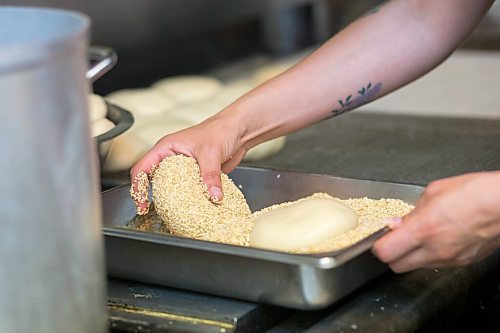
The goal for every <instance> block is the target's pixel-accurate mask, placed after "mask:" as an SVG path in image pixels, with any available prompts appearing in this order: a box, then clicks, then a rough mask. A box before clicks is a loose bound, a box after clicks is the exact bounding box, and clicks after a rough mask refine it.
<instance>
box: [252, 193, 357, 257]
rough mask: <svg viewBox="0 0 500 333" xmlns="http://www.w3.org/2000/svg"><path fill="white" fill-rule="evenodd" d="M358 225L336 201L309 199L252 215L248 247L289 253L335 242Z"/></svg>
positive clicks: (350, 210) (355, 219)
mask: <svg viewBox="0 0 500 333" xmlns="http://www.w3.org/2000/svg"><path fill="white" fill-rule="evenodd" d="M357 223H358V222H357V216H356V213H355V212H354V211H353V210H352V209H351V208H349V207H348V206H346V205H344V204H343V203H341V202H339V201H338V200H336V199H333V198H319V197H314V196H311V197H307V198H303V199H299V200H297V201H294V202H292V203H289V204H288V205H281V206H279V207H276V206H274V207H273V206H272V207H269V208H266V209H264V210H262V211H260V212H259V213H257V214H255V225H254V227H253V229H252V233H251V236H250V245H251V246H254V247H259V248H264V249H269V250H275V251H285V252H290V251H294V250H297V249H301V248H308V247H311V246H313V245H315V244H318V243H320V242H322V241H324V240H327V239H331V238H334V237H336V236H338V235H340V234H342V233H344V232H346V231H348V230H350V229H353V228H355V227H356V226H357Z"/></svg>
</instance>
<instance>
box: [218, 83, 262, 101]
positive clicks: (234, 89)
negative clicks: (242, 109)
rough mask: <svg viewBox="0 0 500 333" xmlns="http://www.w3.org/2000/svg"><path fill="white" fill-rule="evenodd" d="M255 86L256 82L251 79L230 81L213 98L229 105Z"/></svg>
mask: <svg viewBox="0 0 500 333" xmlns="http://www.w3.org/2000/svg"><path fill="white" fill-rule="evenodd" d="M253 88H255V83H254V82H253V81H250V80H241V81H236V82H232V83H228V84H226V85H224V86H223V87H222V89H221V90H219V91H218V92H217V94H216V95H215V96H214V97H213V99H214V100H216V101H219V102H221V103H223V104H225V106H227V105H229V104H231V103H233V102H234V101H236V100H237V99H238V98H240V97H241V96H243V95H245V94H246V93H247V92H249V91H250V90H252V89H253Z"/></svg>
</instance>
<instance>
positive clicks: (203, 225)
mask: <svg viewBox="0 0 500 333" xmlns="http://www.w3.org/2000/svg"><path fill="white" fill-rule="evenodd" d="M221 179H222V190H223V192H224V199H223V200H222V201H220V202H217V203H214V202H213V201H211V200H210V199H209V196H208V192H207V190H206V187H205V185H204V184H203V182H202V179H201V176H200V169H199V167H198V163H197V162H196V160H195V159H194V158H192V157H186V156H183V155H174V156H170V157H167V158H165V159H164V160H163V161H162V162H161V163H160V165H159V166H158V167H157V168H156V169H155V171H154V172H153V177H152V182H151V183H152V185H153V202H154V206H155V209H156V212H157V213H158V215H159V216H160V217H161V219H162V220H163V222H164V223H165V226H166V228H167V230H168V231H169V232H170V233H172V234H174V235H177V236H181V237H189V238H194V239H200V240H207V241H213V242H220V243H229V244H234V245H245V246H248V244H249V237H250V230H251V228H252V225H253V216H252V213H251V212H250V208H249V207H248V204H247V202H246V200H245V198H244V197H243V194H242V193H241V192H240V190H239V189H238V187H236V185H235V184H234V183H233V182H232V181H231V180H230V179H229V177H228V176H227V175H226V174H222V175H221Z"/></svg>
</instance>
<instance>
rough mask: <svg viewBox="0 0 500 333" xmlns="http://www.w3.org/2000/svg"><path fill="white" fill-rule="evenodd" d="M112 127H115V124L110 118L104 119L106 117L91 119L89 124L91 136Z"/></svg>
mask: <svg viewBox="0 0 500 333" xmlns="http://www.w3.org/2000/svg"><path fill="white" fill-rule="evenodd" d="M113 127H115V124H113V122H112V121H111V120H109V119H106V118H102V119H98V120H96V121H93V122H92V123H91V124H90V130H91V133H92V137H96V136H98V135H101V134H103V133H106V132H107V131H109V130H110V129H112V128H113Z"/></svg>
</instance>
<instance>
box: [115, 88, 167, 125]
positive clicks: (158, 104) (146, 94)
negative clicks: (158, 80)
mask: <svg viewBox="0 0 500 333" xmlns="http://www.w3.org/2000/svg"><path fill="white" fill-rule="evenodd" d="M106 99H107V100H108V101H110V102H111V103H113V104H116V105H118V106H120V107H122V108H124V109H125V110H127V111H130V112H131V113H132V114H133V115H134V117H135V118H136V120H139V121H140V120H142V119H143V118H147V117H154V116H158V115H161V114H164V113H166V112H167V111H168V110H170V109H172V108H173V107H174V106H175V105H176V102H175V101H174V100H173V99H172V98H169V97H167V96H165V95H164V94H161V93H159V92H158V91H156V90H154V89H150V88H139V89H123V90H117V91H115V92H113V93H111V94H109V95H107V96H106Z"/></svg>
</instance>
